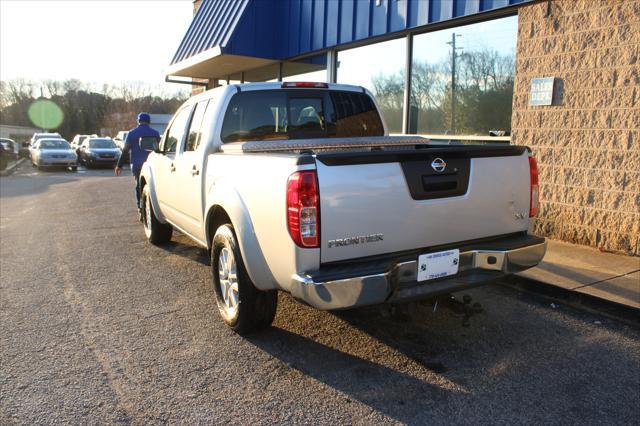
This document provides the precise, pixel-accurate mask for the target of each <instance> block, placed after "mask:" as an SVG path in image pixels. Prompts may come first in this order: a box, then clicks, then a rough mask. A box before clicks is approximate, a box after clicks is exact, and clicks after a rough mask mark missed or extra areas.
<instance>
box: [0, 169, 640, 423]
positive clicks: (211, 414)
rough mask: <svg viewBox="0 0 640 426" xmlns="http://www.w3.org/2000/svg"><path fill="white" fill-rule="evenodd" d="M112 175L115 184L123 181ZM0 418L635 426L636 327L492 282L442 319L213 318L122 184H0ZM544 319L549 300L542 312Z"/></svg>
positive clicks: (59, 178)
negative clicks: (234, 324)
mask: <svg viewBox="0 0 640 426" xmlns="http://www.w3.org/2000/svg"><path fill="white" fill-rule="evenodd" d="M125 175H126V173H125ZM0 240H1V244H0V272H1V273H0V324H2V326H1V328H0V342H1V347H0V423H1V424H22V423H26V424H33V423H54V422H60V423H74V424H75V423H92V424H93V423H122V424H156V423H167V422H169V423H188V424H192V423H199V424H202V423H236V424H248V423H252V424H273V423H314V424H316V423H322V424H327V423H331V424H335V423H355V424H374V423H375V424H379V423H384V424H387V423H407V424H424V423H428V424H445V423H446V424H451V423H455V424H460V423H474V424H521V423H538V424H540V423H543V424H581V425H583V424H603V423H606V424H637V422H638V418H640V331H639V330H637V329H635V328H631V327H629V326H626V325H623V324H620V323H617V322H616V321H614V320H610V319H606V318H603V317H600V316H598V315H594V314H590V313H585V312H581V311H578V310H575V309H573V308H569V307H565V306H556V307H555V308H554V307H552V306H551V304H550V303H549V302H548V301H547V300H545V299H542V298H539V297H537V296H533V295H531V294H524V293H519V292H517V291H515V290H513V289H511V288H508V287H504V286H501V285H499V284H493V285H489V286H485V287H482V288H479V289H475V290H473V291H469V292H468V293H469V294H470V295H472V297H473V298H474V301H477V302H480V303H481V304H482V305H483V307H484V312H483V313H481V314H479V315H477V316H475V317H473V318H471V321H470V326H469V327H467V328H465V327H462V321H461V318H460V317H458V316H456V315H454V313H453V312H451V311H450V310H446V309H439V310H437V311H436V312H435V313H433V312H432V309H431V307H423V308H421V309H418V310H417V311H414V312H412V313H411V315H410V316H409V315H405V314H396V315H392V316H389V315H387V314H385V313H384V312H381V311H379V310H378V309H372V308H369V309H362V310H355V311H349V312H342V313H330V312H320V311H316V310H314V309H312V308H309V307H306V306H302V305H300V304H298V303H296V302H294V301H293V300H292V299H291V298H290V297H288V296H286V295H282V294H281V295H280V305H279V307H278V313H277V317H276V321H275V323H274V326H273V327H272V328H271V329H269V330H268V331H266V332H264V333H262V334H259V335H254V336H251V337H249V338H242V337H239V336H237V335H236V334H234V333H233V332H232V331H230V330H229V329H228V328H227V327H226V326H224V324H223V323H222V322H221V321H220V320H219V319H218V316H217V311H216V307H215V299H214V296H213V290H212V289H211V287H210V285H211V280H210V272H209V266H208V259H207V255H206V251H205V250H202V249H200V248H198V247H196V246H195V245H194V244H193V243H191V242H190V241H189V240H187V239H186V238H185V237H183V236H179V235H178V236H174V239H173V241H172V243H171V244H168V245H166V246H164V247H155V246H152V245H150V244H148V243H146V242H145V240H144V234H143V230H142V226H141V225H140V223H139V222H137V217H136V212H135V209H134V202H133V179H132V178H131V177H130V175H126V176H124V177H120V178H116V177H114V176H113V172H112V171H111V170H91V171H85V170H84V169H82V170H80V171H79V172H78V173H71V172H64V171H51V172H41V171H36V170H35V169H32V168H31V166H29V165H28V164H23V165H21V166H20V167H19V169H18V171H17V172H16V173H15V174H14V175H12V176H9V177H3V178H2V179H0ZM554 306H555V305H554Z"/></svg>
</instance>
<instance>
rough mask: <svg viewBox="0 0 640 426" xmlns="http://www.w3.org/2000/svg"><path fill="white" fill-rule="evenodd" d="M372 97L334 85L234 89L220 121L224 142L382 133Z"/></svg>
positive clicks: (380, 122)
mask: <svg viewBox="0 0 640 426" xmlns="http://www.w3.org/2000/svg"><path fill="white" fill-rule="evenodd" d="M383 135H384V128H383V125H382V121H381V119H380V116H379V114H378V111H377V109H376V107H375V104H374V103H373V100H372V99H371V98H370V97H369V96H368V95H367V94H365V93H359V92H349V91H336V90H318V89H312V90H303V89H291V90H282V89H281V90H261V91H247V92H240V93H237V94H235V95H234V96H233V97H232V98H231V101H230V102H229V106H228V108H227V111H226V113H225V117H224V121H223V124H222V135H221V138H222V142H223V143H228V142H244V141H261V140H265V141H266V140H277V139H317V138H338V137H361V136H383Z"/></svg>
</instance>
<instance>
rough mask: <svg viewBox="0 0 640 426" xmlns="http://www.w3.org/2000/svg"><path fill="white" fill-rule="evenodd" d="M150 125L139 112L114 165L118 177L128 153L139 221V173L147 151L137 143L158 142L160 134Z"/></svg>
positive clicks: (148, 118)
mask: <svg viewBox="0 0 640 426" xmlns="http://www.w3.org/2000/svg"><path fill="white" fill-rule="evenodd" d="M150 123H151V117H149V114H147V113H146V112H141V113H140V114H138V127H136V128H135V129H131V130H129V134H128V135H127V139H126V140H125V141H124V148H123V149H122V155H120V159H119V160H118V164H117V165H116V176H120V173H121V172H122V163H124V161H123V158H125V155H124V154H125V152H127V151H128V152H129V158H130V161H131V172H132V173H133V176H134V178H135V180H136V200H137V206H138V213H139V214H140V219H142V213H141V211H142V210H141V207H142V206H141V205H140V196H141V195H142V194H140V172H141V171H142V165H143V164H144V162H145V161H147V157H148V156H149V151H145V150H144V149H141V148H140V145H139V141H140V138H141V137H149V136H153V137H155V138H156V139H158V140H160V133H158V132H157V131H156V130H155V129H152V128H151V127H149V124H150Z"/></svg>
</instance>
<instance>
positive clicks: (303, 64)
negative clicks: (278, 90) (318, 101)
mask: <svg viewBox="0 0 640 426" xmlns="http://www.w3.org/2000/svg"><path fill="white" fill-rule="evenodd" d="M282 81H313V82H320V83H323V82H326V81H327V54H326V53H322V54H320V55H315V56H310V57H308V58H302V59H298V60H296V61H287V62H283V63H282Z"/></svg>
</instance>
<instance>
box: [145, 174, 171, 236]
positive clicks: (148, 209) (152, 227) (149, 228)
mask: <svg viewBox="0 0 640 426" xmlns="http://www.w3.org/2000/svg"><path fill="white" fill-rule="evenodd" d="M142 213H143V216H142V224H143V225H144V234H145V235H146V236H147V239H148V240H149V242H150V243H151V244H156V245H158V244H164V243H167V242H169V241H170V240H171V235H172V234H173V227H172V226H171V225H169V224H168V223H161V222H160V221H159V220H158V218H157V217H156V214H155V212H154V211H153V205H152V204H151V191H150V190H149V185H145V186H144V189H143V190H142Z"/></svg>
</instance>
